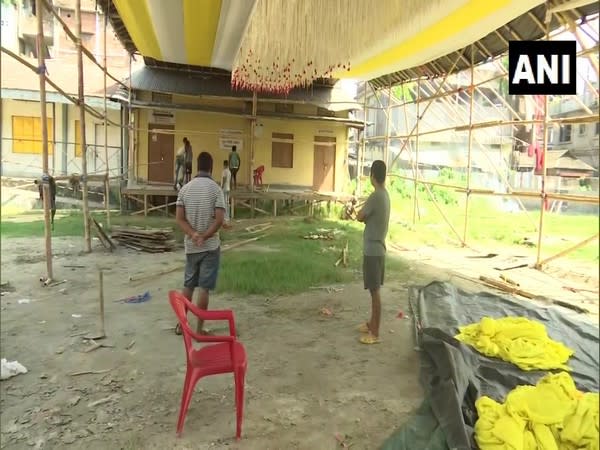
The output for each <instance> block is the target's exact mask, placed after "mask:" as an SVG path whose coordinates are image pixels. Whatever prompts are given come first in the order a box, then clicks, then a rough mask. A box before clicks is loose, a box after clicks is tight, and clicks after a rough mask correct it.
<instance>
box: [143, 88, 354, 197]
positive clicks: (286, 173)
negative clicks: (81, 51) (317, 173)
mask: <svg viewBox="0 0 600 450" xmlns="http://www.w3.org/2000/svg"><path fill="white" fill-rule="evenodd" d="M142 98H143V96H142ZM173 101H174V102H175V103H184V99H183V98H177V99H176V98H173ZM185 103H191V101H190V99H189V98H187V97H186V98H185ZM193 103H195V104H198V103H200V102H199V100H196V101H194V102H193ZM209 103H210V105H211V106H226V107H235V105H236V104H237V105H238V107H239V108H240V110H241V108H242V106H243V104H242V102H239V101H238V102H237V103H236V102H235V101H234V102H231V101H229V102H228V103H227V104H224V103H220V104H219V102H216V101H214V100H213V101H210V102H209V101H203V102H202V104H205V105H206V104H209ZM297 106H298V108H297ZM294 108H295V110H297V109H301V110H302V112H304V113H309V111H310V113H312V114H314V113H315V111H316V107H314V106H312V107H311V105H294ZM297 112H299V111H297ZM174 116H175V125H174V126H175V137H174V139H175V148H174V155H173V160H174V159H175V152H176V151H177V149H178V148H179V147H180V146H181V145H182V140H183V138H184V137H187V138H188V139H189V140H190V143H191V145H192V149H193V153H194V172H196V158H197V157H198V155H199V154H200V152H202V151H207V152H209V153H210V154H211V155H212V156H213V160H214V165H215V167H214V170H213V172H214V175H215V178H218V175H219V174H220V171H221V168H222V162H223V160H224V159H227V157H228V152H227V151H226V150H221V149H220V148H219V130H221V129H232V130H241V131H242V133H243V147H242V149H241V151H240V150H239V149H238V151H239V152H240V157H241V162H242V165H241V168H240V171H239V173H238V182H239V183H241V184H249V182H250V166H249V164H250V157H249V154H250V121H249V120H248V119H246V118H243V117H236V116H231V115H225V114H216V113H205V112H197V111H175V112H174ZM152 119H153V117H152V110H147V109H144V110H139V111H138V114H137V118H136V120H137V121H138V126H139V131H138V133H137V139H136V166H137V178H138V180H139V181H140V182H145V181H147V179H148V131H147V130H148V125H149V124H151V123H152ZM257 123H258V124H261V125H262V135H260V136H259V137H256V138H255V152H254V154H255V158H254V165H253V167H254V168H256V167H259V166H261V165H264V166H265V172H264V174H263V183H264V184H277V185H290V186H303V187H307V188H312V186H313V162H314V140H315V139H314V138H315V136H328V137H335V138H336V160H335V176H334V180H335V190H336V191H338V192H340V191H342V190H343V188H344V186H345V184H346V182H347V179H348V175H347V170H346V167H345V158H346V152H347V139H348V137H347V134H348V132H347V127H346V126H345V125H343V124H337V123H331V122H327V121H313V120H296V119H273V118H261V117H259V118H258V121H257ZM272 133H291V134H293V135H294V162H293V167H292V168H290V169H283V168H273V167H271V136H272Z"/></svg>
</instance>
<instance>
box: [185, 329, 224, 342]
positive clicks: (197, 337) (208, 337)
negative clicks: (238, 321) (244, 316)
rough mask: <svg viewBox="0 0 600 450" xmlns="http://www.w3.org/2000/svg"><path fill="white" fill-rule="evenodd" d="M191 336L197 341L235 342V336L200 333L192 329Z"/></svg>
mask: <svg viewBox="0 0 600 450" xmlns="http://www.w3.org/2000/svg"><path fill="white" fill-rule="evenodd" d="M190 336H191V337H192V338H193V339H194V340H195V341H196V342H234V341H235V336H211V335H207V334H198V333H195V332H193V331H191V330H190Z"/></svg>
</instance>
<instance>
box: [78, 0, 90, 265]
mask: <svg viewBox="0 0 600 450" xmlns="http://www.w3.org/2000/svg"><path fill="white" fill-rule="evenodd" d="M75 16H76V22H77V69H78V92H79V127H80V136H81V151H82V155H81V171H82V174H81V178H82V180H81V181H82V200H83V235H84V241H85V251H86V252H88V253H89V252H91V251H92V238H91V235H90V217H89V214H90V210H89V205H88V174H87V143H86V138H85V98H84V89H83V53H82V45H81V0H77V1H76V3H75Z"/></svg>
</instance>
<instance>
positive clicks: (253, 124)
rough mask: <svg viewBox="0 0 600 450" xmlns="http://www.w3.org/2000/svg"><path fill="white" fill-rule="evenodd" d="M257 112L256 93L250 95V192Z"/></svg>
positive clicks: (252, 185) (251, 187) (252, 178)
mask: <svg viewBox="0 0 600 450" xmlns="http://www.w3.org/2000/svg"><path fill="white" fill-rule="evenodd" d="M257 110H258V96H257V95H256V91H255V92H253V93H252V119H251V121H250V161H249V164H248V166H249V167H248V177H249V180H250V190H251V191H254V144H255V137H254V131H255V130H256V112H257Z"/></svg>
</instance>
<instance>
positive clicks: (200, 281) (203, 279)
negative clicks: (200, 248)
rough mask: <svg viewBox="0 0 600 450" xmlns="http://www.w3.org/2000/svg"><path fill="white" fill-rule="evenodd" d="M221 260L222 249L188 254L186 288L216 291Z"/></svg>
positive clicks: (186, 258)
mask: <svg viewBox="0 0 600 450" xmlns="http://www.w3.org/2000/svg"><path fill="white" fill-rule="evenodd" d="M220 259H221V249H220V248H218V249H216V250H211V251H208V252H201V253H188V254H186V255H185V276H184V281H183V285H184V287H186V288H189V289H194V288H197V287H199V288H202V289H205V290H207V291H212V290H214V289H215V287H217V278H218V276H219V262H220Z"/></svg>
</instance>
